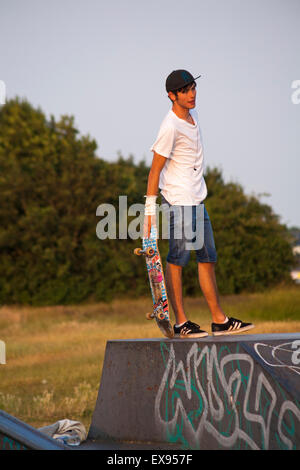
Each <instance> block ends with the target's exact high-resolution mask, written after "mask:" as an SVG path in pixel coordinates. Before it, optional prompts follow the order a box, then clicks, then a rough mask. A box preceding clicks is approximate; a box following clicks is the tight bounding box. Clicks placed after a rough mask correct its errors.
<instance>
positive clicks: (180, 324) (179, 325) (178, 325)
mask: <svg viewBox="0 0 300 470" xmlns="http://www.w3.org/2000/svg"><path fill="white" fill-rule="evenodd" d="M185 323H186V322H185V321H184V322H183V323H179V324H178V323H176V325H175V326H177V327H178V328H180V327H181V326H182V325H184V324H185Z"/></svg>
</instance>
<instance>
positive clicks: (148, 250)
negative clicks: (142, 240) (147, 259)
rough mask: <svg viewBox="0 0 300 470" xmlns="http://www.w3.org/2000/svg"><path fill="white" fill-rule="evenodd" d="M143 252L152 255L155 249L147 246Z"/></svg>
mask: <svg viewBox="0 0 300 470" xmlns="http://www.w3.org/2000/svg"><path fill="white" fill-rule="evenodd" d="M145 253H146V256H153V255H154V253H155V250H154V249H153V248H147V250H146V252H145Z"/></svg>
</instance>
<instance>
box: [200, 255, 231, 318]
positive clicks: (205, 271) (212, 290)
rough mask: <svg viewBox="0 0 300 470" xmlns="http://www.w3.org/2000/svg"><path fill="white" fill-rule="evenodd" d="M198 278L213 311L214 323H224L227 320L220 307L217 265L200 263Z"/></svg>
mask: <svg viewBox="0 0 300 470" xmlns="http://www.w3.org/2000/svg"><path fill="white" fill-rule="evenodd" d="M198 276H199V284H200V287H201V290H202V292H203V295H204V297H205V300H206V302H207V304H208V307H209V309H210V311H211V315H212V321H213V323H223V322H224V321H225V320H226V315H225V313H224V312H223V310H222V308H221V306H220V301H219V294H218V288H217V281H216V275H215V263H198Z"/></svg>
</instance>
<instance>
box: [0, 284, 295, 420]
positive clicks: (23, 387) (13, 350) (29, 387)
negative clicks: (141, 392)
mask: <svg viewBox="0 0 300 470" xmlns="http://www.w3.org/2000/svg"><path fill="white" fill-rule="evenodd" d="M299 293H300V289H297V288H295V289H294V290H281V291H280V292H278V291H276V292H270V293H267V294H255V295H254V294H253V295H244V296H242V295H241V296H230V297H226V298H223V299H222V303H223V305H224V308H225V309H226V311H228V313H230V315H232V316H236V317H237V318H243V319H245V320H249V321H254V323H255V325H256V328H255V330H253V333H257V334H259V333H283V332H297V331H298V332H299V331H300V312H299V308H300V302H298V300H299ZM279 303H281V309H282V318H283V319H285V318H286V311H287V310H288V311H289V312H290V316H291V320H290V321H286V320H284V321H280V316H279V314H280V306H279V307H278V304H279ZM264 305H265V307H264ZM185 307H186V311H187V312H189V316H190V318H191V319H192V320H194V321H196V322H197V323H200V324H201V327H202V328H204V329H207V330H208V331H209V332H210V321H211V320H210V314H209V311H208V309H207V306H206V304H205V302H204V300H203V298H199V299H186V301H185ZM149 309H151V299H149V298H146V299H139V300H134V299H133V300H126V301H125V300H116V301H114V302H112V303H111V304H94V305H80V306H67V307H63V306H56V307H43V308H28V307H18V306H14V307H5V306H4V307H2V308H1V309H0V339H1V340H3V341H5V343H6V361H7V364H6V365H3V366H0V383H1V388H0V408H2V409H4V410H5V411H7V412H8V413H11V414H12V415H15V416H17V417H18V418H20V419H22V420H24V421H25V422H27V423H29V424H31V425H33V426H35V427H40V426H44V425H47V424H51V423H53V422H55V421H57V420H58V419H63V418H69V419H78V420H80V421H82V422H83V423H84V424H85V426H86V427H87V429H88V427H89V425H90V421H91V417H92V412H93V409H94V406H95V401H96V398H97V392H98V387H99V382H100V377H101V369H102V363H103V359H104V354H105V346H106V342H107V341H108V340H110V339H132V338H153V337H161V335H160V332H159V330H158V328H157V326H156V324H155V322H151V321H150V322H147V321H146V320H145V316H144V313H145V312H147V311H149ZM268 309H269V310H270V312H271V313H272V312H273V311H276V312H277V313H276V315H275V316H274V319H272V320H271V319H270V320H269V321H266V319H265V318H264V315H262V316H263V318H260V314H259V312H261V311H263V312H265V311H267V310H268ZM297 309H298V310H297ZM278 312H279V313H278ZM278 317H279V318H278ZM251 333H252V332H251Z"/></svg>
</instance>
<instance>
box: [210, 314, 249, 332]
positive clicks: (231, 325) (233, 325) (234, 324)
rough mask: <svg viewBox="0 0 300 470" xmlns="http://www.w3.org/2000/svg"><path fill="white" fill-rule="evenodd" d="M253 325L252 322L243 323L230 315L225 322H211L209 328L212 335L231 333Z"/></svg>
mask: <svg viewBox="0 0 300 470" xmlns="http://www.w3.org/2000/svg"><path fill="white" fill-rule="evenodd" d="M254 326H255V325H253V324H252V323H244V322H242V321H241V320H237V319H236V318H232V317H231V318H229V319H228V321H227V322H226V323H212V324H211V330H212V334H213V335H214V336H221V335H232V334H234V333H239V332H241V331H247V330H251V329H252V328H254Z"/></svg>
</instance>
